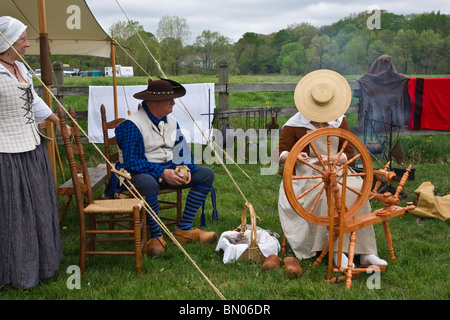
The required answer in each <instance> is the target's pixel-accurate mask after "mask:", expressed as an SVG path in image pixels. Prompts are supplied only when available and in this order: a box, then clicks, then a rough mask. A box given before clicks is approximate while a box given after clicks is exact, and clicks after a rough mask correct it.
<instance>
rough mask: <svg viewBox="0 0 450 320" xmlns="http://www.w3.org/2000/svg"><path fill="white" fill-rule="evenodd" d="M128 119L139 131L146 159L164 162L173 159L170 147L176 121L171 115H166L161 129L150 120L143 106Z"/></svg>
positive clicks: (175, 128)
mask: <svg viewBox="0 0 450 320" xmlns="http://www.w3.org/2000/svg"><path fill="white" fill-rule="evenodd" d="M128 120H130V121H132V122H133V123H134V124H135V125H136V126H137V127H138V129H139V131H141V134H142V137H143V139H144V146H145V156H146V157H147V159H148V161H150V162H156V163H164V162H167V161H169V160H172V159H173V152H172V149H173V147H174V145H175V138H176V133H177V121H176V119H175V118H174V117H173V116H171V115H167V123H164V127H163V128H162V130H161V131H159V130H158V128H157V127H156V126H155V124H154V123H153V122H152V120H150V118H149V117H148V115H147V113H146V112H145V110H144V108H141V109H140V110H139V111H137V112H135V113H133V114H132V115H131V116H129V117H128Z"/></svg>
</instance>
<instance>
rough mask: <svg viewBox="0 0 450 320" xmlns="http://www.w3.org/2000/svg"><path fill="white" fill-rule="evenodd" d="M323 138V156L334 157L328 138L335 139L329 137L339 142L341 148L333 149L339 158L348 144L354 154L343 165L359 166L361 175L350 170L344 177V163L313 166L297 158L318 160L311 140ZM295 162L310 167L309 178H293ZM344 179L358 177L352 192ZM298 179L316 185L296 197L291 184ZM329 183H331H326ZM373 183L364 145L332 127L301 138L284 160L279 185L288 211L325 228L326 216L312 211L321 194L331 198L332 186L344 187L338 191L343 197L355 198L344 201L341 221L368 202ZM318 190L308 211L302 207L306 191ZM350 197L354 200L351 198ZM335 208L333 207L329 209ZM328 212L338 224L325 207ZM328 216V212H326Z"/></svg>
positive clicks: (335, 217)
mask: <svg viewBox="0 0 450 320" xmlns="http://www.w3.org/2000/svg"><path fill="white" fill-rule="evenodd" d="M323 137H326V140H327V155H328V157H329V155H332V154H335V153H336V151H335V150H331V143H330V141H331V139H335V138H333V137H338V138H340V139H341V141H342V140H343V141H344V142H343V145H342V147H341V148H340V149H339V150H337V154H338V156H339V155H341V154H342V153H343V151H344V149H345V147H346V146H347V145H351V146H353V147H354V149H355V155H354V157H352V158H351V159H347V161H346V163H345V164H347V166H348V167H349V168H350V167H351V166H352V165H354V164H356V163H358V167H360V166H362V171H361V172H353V171H351V170H349V171H348V173H347V174H346V175H345V174H343V173H344V168H345V167H347V166H345V164H342V165H341V164H339V165H338V164H337V162H334V161H330V162H328V163H324V162H322V161H321V160H320V161H318V162H317V163H313V164H311V163H308V162H305V161H304V160H302V159H299V155H300V153H301V152H308V149H309V150H310V152H309V154H310V157H313V156H314V154H315V156H316V157H317V158H319V154H318V151H317V149H316V147H315V146H314V141H315V140H317V139H319V138H323ZM297 161H299V162H301V163H302V164H303V165H307V166H309V167H311V168H312V169H313V170H312V175H311V176H296V175H295V174H296V171H295V165H296V163H297ZM346 176H347V177H351V176H359V177H361V178H362V184H361V187H360V188H359V189H354V188H351V187H349V186H347V185H346ZM299 179H314V181H315V182H316V181H317V182H316V183H314V184H313V186H312V187H310V188H308V189H307V190H301V191H300V192H301V193H300V194H296V192H295V191H294V185H293V182H294V181H295V180H299ZM330 181H331V183H330ZM372 181H373V167H372V159H371V157H370V154H369V152H368V151H367V149H366V147H365V146H364V144H363V143H362V142H361V140H360V139H358V137H356V136H355V135H354V134H352V133H351V132H349V131H347V130H342V129H336V128H321V129H316V130H314V131H311V132H310V133H308V134H306V135H305V136H303V137H302V138H301V139H300V140H299V141H298V142H297V143H296V144H295V145H294V147H293V148H292V149H291V151H290V152H289V155H288V157H287V160H286V163H285V166H284V169H283V183H284V190H285V193H286V197H287V199H288V201H289V203H290V205H291V206H292V208H293V209H294V210H295V212H297V214H299V215H300V216H301V217H302V218H304V219H305V220H307V221H309V222H312V223H314V224H316V225H323V226H329V225H330V217H329V216H327V215H325V216H323V215H322V216H320V215H318V214H317V212H314V209H315V204H317V202H318V201H319V198H320V197H321V196H322V194H326V195H328V196H330V195H331V196H333V191H332V189H333V187H334V186H333V185H334V184H336V185H339V186H340V187H341V188H342V186H343V185H344V186H346V187H345V189H341V193H342V194H343V195H345V193H354V194H355V195H356V198H355V199H354V201H352V203H347V202H345V211H344V219H348V218H351V217H354V216H355V215H356V214H357V213H358V212H359V211H360V209H361V208H362V207H363V206H364V204H365V203H366V202H367V200H368V199H369V195H370V191H371V188H372ZM315 189H316V190H317V191H318V195H317V198H316V199H315V200H314V205H313V206H312V207H311V208H304V207H303V206H302V204H301V203H300V200H301V199H302V198H303V197H305V196H306V195H307V194H309V192H311V191H313V190H315ZM353 198H354V197H353ZM333 207H335V206H333ZM328 210H329V211H334V212H333V214H334V218H333V219H332V221H335V222H337V221H339V219H338V213H337V212H336V211H335V210H334V209H331V210H330V208H328ZM329 214H330V213H329Z"/></svg>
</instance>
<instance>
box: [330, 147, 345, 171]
mask: <svg viewBox="0 0 450 320" xmlns="http://www.w3.org/2000/svg"><path fill="white" fill-rule="evenodd" d="M347 144H348V140H345V141H344V144H343V145H342V148H341V150H339V153H338V155H337V158H336V161H334V163H333V167H332V168H331V169H332V170H334V168H336V165H337V164H338V160H339V159H340V158H341V156H342V153H343V152H344V150H345V148H346V147H347Z"/></svg>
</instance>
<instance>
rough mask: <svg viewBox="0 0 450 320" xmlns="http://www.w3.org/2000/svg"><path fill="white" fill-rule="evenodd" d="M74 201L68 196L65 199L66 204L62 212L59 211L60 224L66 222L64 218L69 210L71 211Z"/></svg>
mask: <svg viewBox="0 0 450 320" xmlns="http://www.w3.org/2000/svg"><path fill="white" fill-rule="evenodd" d="M71 200H72V196H71V195H66V196H65V197H64V203H63V205H62V207H61V210H59V224H61V223H62V222H63V220H64V218H65V217H66V215H67V210H68V209H69V205H70V201H71Z"/></svg>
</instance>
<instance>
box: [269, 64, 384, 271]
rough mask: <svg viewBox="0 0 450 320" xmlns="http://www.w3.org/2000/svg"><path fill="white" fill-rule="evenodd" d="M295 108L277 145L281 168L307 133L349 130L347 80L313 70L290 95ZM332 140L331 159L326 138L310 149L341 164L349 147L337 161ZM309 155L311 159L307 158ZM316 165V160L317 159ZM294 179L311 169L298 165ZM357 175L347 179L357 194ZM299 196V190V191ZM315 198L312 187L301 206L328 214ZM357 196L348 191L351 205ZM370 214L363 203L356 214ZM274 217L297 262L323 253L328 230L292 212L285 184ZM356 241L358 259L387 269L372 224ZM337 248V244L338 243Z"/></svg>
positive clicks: (306, 184) (302, 183)
mask: <svg viewBox="0 0 450 320" xmlns="http://www.w3.org/2000/svg"><path fill="white" fill-rule="evenodd" d="M294 100H295V105H296V107H297V109H298V111H299V112H298V113H297V114H295V115H294V116H293V117H292V118H291V119H289V120H288V121H287V122H286V124H285V125H284V127H283V129H282V132H281V136H280V141H279V155H280V158H279V163H280V165H283V164H284V163H285V161H286V159H287V157H288V154H289V151H290V150H291V148H292V147H293V146H294V145H295V143H296V142H297V141H298V140H300V139H301V138H302V137H303V136H304V135H306V134H307V133H308V132H310V131H312V130H315V129H318V128H324V127H332V128H340V129H344V130H348V131H350V127H349V124H348V122H347V119H346V118H345V115H344V114H345V112H346V111H347V109H348V107H349V105H350V101H351V90H350V86H349V85H348V82H347V80H345V78H344V77H342V76H341V75H340V74H338V73H336V72H334V71H331V70H316V71H313V72H311V73H309V74H307V75H306V76H304V77H303V78H302V79H301V80H300V82H299V83H298V85H297V87H296V89H295V92H294ZM338 140H339V139H336V140H335V141H333V140H332V141H331V154H330V159H327V158H328V155H327V152H326V150H327V141H326V139H316V140H314V146H315V147H316V149H317V150H318V153H319V155H320V156H321V158H322V161H323V162H325V163H326V162H327V161H328V160H329V161H333V162H334V161H336V160H338V163H344V162H346V161H347V159H351V157H352V156H353V153H354V149H353V147H352V146H350V145H348V146H347V147H346V148H345V149H344V152H343V153H342V154H341V157H340V159H337V156H338V151H339V150H340V149H341V147H342V142H341V141H338ZM299 157H301V158H302V159H303V160H305V161H313V158H312V157H315V154H314V153H312V154H307V153H306V152H301V153H300V155H299ZM310 157H311V158H310ZM316 161H318V160H316ZM295 170H296V175H297V176H312V175H314V174H313V173H312V168H310V167H309V166H305V165H301V164H298V165H296V167H295ZM317 182H318V179H307V180H305V179H302V180H295V181H294V189H295V190H298V191H300V190H308V189H309V188H310V187H312V186H313V185H314V184H316V183H317ZM361 183H362V182H361V178H360V177H348V179H347V185H348V186H349V187H352V186H353V188H354V189H356V190H359V189H360V187H361ZM300 192H301V191H300ZM318 196H319V190H318V189H317V188H316V189H314V190H313V191H311V192H309V193H308V194H307V195H306V196H305V197H303V198H302V201H303V203H302V206H303V207H304V208H305V209H307V210H309V208H312V207H313V205H315V210H314V214H317V215H321V216H323V215H326V214H327V200H326V197H325V195H324V194H322V196H320V200H319V202H318V203H316V204H314V201H315V200H316V199H317V197H318ZM355 197H356V195H355V194H353V193H352V192H347V193H346V198H347V199H348V201H350V202H352V201H354V198H355ZM370 212H371V207H370V203H369V202H368V201H367V202H366V203H365V205H364V206H363V208H362V209H361V210H360V212H359V213H358V214H357V215H362V214H366V213H370ZM278 213H279V216H280V221H281V225H282V228H283V232H284V234H285V236H286V239H287V240H288V243H289V245H290V247H291V248H292V250H293V251H294V253H295V256H296V257H297V258H299V259H308V258H312V257H313V256H315V255H316V252H320V251H322V250H323V249H324V248H325V246H326V244H327V242H328V239H329V237H328V230H327V228H326V226H319V225H315V224H313V223H311V222H308V221H306V220H305V219H303V218H302V217H300V215H298V214H297V213H296V212H295V211H294V209H292V207H291V205H290V204H289V201H288V200H287V197H286V194H285V191H284V186H283V182H282V183H281V185H280V189H279V199H278ZM356 234H357V239H358V241H357V242H356V248H355V254H358V255H360V263H361V264H362V265H380V266H384V265H387V263H386V261H384V260H382V259H380V258H378V256H377V246H376V241H375V234H374V231H373V227H372V226H368V227H365V228H363V229H361V230H358V231H356ZM336 245H337V243H336ZM343 248H348V235H347V236H346V237H344V245H343ZM341 259H342V260H341V261H342V265H344V266H346V265H347V264H348V260H347V256H346V255H345V254H344V253H343V256H342V258H341ZM333 260H334V261H335V263H336V262H337V261H338V257H337V250H336V249H335V251H334V257H333Z"/></svg>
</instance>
